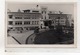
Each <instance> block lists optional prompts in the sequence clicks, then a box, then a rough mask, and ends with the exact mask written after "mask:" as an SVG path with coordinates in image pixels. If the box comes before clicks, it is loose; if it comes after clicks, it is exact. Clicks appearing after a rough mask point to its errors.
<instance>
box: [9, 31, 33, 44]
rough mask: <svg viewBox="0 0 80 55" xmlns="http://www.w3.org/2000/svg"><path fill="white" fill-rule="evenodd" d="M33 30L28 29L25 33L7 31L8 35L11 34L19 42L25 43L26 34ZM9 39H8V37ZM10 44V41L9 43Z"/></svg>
mask: <svg viewBox="0 0 80 55" xmlns="http://www.w3.org/2000/svg"><path fill="white" fill-rule="evenodd" d="M33 33H34V31H28V32H25V33H9V35H10V36H13V37H14V38H15V39H17V40H18V41H19V42H20V43H21V44H25V42H26V39H27V38H28V36H30V35H31V34H33ZM9 40H10V39H9ZM11 44H12V43H11Z"/></svg>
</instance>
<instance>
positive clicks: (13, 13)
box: [6, 2, 76, 46]
mask: <svg viewBox="0 0 80 55" xmlns="http://www.w3.org/2000/svg"><path fill="white" fill-rule="evenodd" d="M74 8H75V3H17V2H13V3H10V2H7V3H6V44H7V45H26V46H27V45H32V46H33V45H51V46H54V45H57V46H58V45H75V43H76V41H75V39H76V35H75V34H76V33H75V30H76V29H75V20H76V18H75V17H74V16H75V15H74V14H75V12H74V10H75V9H74Z"/></svg>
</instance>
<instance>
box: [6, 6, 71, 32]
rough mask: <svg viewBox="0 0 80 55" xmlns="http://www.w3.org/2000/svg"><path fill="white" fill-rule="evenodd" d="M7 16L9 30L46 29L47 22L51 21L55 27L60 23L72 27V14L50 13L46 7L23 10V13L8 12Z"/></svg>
mask: <svg viewBox="0 0 80 55" xmlns="http://www.w3.org/2000/svg"><path fill="white" fill-rule="evenodd" d="M7 14H8V29H10V30H14V31H21V30H24V31H25V30H34V29H35V28H36V27H39V28H40V29H42V28H44V27H46V26H45V25H44V23H45V21H51V22H52V25H53V26H56V25H58V23H60V25H68V26H70V25H71V15H70V14H62V13H60V12H54V11H48V9H47V8H46V7H41V9H28V10H23V12H21V11H20V10H19V11H18V12H7ZM58 20H59V21H58ZM47 24H48V22H47Z"/></svg>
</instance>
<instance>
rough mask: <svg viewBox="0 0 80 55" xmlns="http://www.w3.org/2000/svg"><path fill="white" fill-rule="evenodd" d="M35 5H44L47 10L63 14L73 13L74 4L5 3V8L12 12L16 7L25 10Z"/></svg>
mask: <svg viewBox="0 0 80 55" xmlns="http://www.w3.org/2000/svg"><path fill="white" fill-rule="evenodd" d="M36 5H39V7H40V6H46V7H47V8H48V10H52V11H62V12H63V13H65V14H72V15H73V14H74V4H73V3H64V4H63V3H62V4H61V3H57V4H56V3H55V4H49V3H45V4H42V3H7V9H10V10H11V11H12V12H16V11H17V10H18V9H20V10H25V9H34V8H36Z"/></svg>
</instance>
